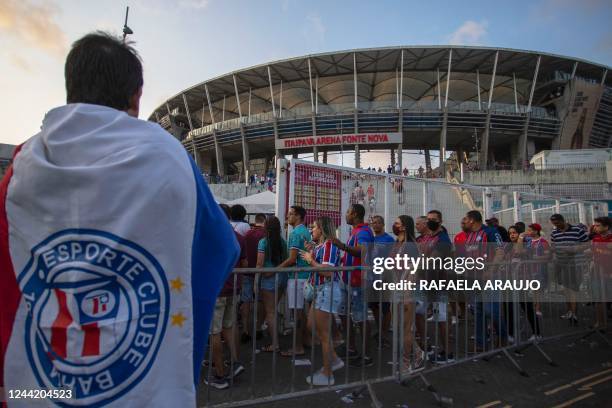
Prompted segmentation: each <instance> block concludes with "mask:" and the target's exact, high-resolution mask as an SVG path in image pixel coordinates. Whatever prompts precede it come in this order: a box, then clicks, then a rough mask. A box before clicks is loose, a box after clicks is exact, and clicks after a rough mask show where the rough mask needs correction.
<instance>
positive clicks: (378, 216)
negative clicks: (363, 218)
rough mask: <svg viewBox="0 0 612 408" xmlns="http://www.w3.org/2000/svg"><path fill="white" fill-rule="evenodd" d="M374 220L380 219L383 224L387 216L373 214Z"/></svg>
mask: <svg viewBox="0 0 612 408" xmlns="http://www.w3.org/2000/svg"><path fill="white" fill-rule="evenodd" d="M374 220H380V223H381V224H383V225H384V224H385V218H384V217H383V216H382V215H373V216H372V221H374Z"/></svg>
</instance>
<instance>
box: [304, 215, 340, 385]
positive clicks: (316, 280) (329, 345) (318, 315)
mask: <svg viewBox="0 0 612 408" xmlns="http://www.w3.org/2000/svg"><path fill="white" fill-rule="evenodd" d="M335 237H336V226H335V225H334V222H333V221H332V220H331V218H329V217H319V218H317V219H316V220H315V222H314V223H313V225H312V239H313V240H314V241H315V242H316V243H317V244H318V245H317V246H316V247H315V248H314V250H313V251H312V252H306V251H302V252H301V257H302V259H303V260H305V261H306V262H307V263H308V264H309V265H311V266H313V267H315V268H325V267H336V266H338V265H339V263H340V250H339V249H338V247H337V246H336V245H334V244H333V239H334V238H335ZM310 285H312V286H313V287H314V290H315V298H314V303H313V307H312V308H311V309H310V313H309V315H308V329H309V330H313V324H314V326H315V328H316V332H317V336H318V338H319V340H320V341H321V348H322V349H323V367H322V368H321V369H320V370H319V371H317V372H316V373H315V374H314V375H313V376H308V377H306V382H307V383H309V384H312V385H334V375H333V372H334V371H336V370H339V369H341V368H342V367H344V362H343V361H342V360H341V359H340V358H339V357H338V355H337V354H336V351H335V350H334V347H333V342H332V339H331V333H330V328H331V323H332V322H331V319H332V318H333V315H334V314H335V313H338V310H339V309H340V306H341V305H342V300H343V299H342V297H343V295H342V290H341V289H340V274H339V273H338V272H337V271H334V272H317V271H316V269H315V270H314V271H313V272H312V274H311V275H310Z"/></svg>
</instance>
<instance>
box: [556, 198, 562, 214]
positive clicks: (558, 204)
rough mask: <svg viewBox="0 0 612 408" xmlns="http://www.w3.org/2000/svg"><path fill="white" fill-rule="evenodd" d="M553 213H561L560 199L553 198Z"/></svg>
mask: <svg viewBox="0 0 612 408" xmlns="http://www.w3.org/2000/svg"><path fill="white" fill-rule="evenodd" d="M555 213H556V214H561V200H555Z"/></svg>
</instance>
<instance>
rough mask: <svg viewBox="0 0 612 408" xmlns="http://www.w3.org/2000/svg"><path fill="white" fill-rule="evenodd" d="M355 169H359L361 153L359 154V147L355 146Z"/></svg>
mask: <svg viewBox="0 0 612 408" xmlns="http://www.w3.org/2000/svg"><path fill="white" fill-rule="evenodd" d="M355 168H356V169H360V168H361V153H360V152H359V145H355Z"/></svg>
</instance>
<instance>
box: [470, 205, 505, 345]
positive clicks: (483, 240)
mask: <svg viewBox="0 0 612 408" xmlns="http://www.w3.org/2000/svg"><path fill="white" fill-rule="evenodd" d="M465 226H466V229H467V231H468V232H467V235H466V238H465V243H464V252H465V256H469V257H472V258H478V257H485V256H487V259H486V261H487V262H493V263H497V262H500V261H501V260H502V259H503V257H504V251H503V241H502V238H501V236H500V235H499V232H497V231H496V230H493V229H491V228H489V227H485V226H484V225H482V214H481V213H480V212H479V211H476V210H472V211H468V212H467V213H466V214H465ZM483 272H485V275H486V274H487V270H486V269H485V271H483ZM478 274H480V272H479V273H478ZM481 277H482V276H481ZM475 303H476V305H475V306H476V308H475V310H474V319H475V322H476V344H475V347H474V350H475V351H482V350H484V349H485V347H486V343H487V341H486V335H485V327H486V325H485V323H486V322H485V321H487V322H488V321H491V325H492V326H493V327H495V328H496V329H500V330H499V331H500V332H499V333H497V335H498V336H499V338H500V341H501V340H502V339H506V338H507V330H506V324H505V321H504V317H503V314H502V310H501V307H500V304H499V303H498V302H489V301H487V302H485V301H483V300H482V299H477V300H476V302H475Z"/></svg>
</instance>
